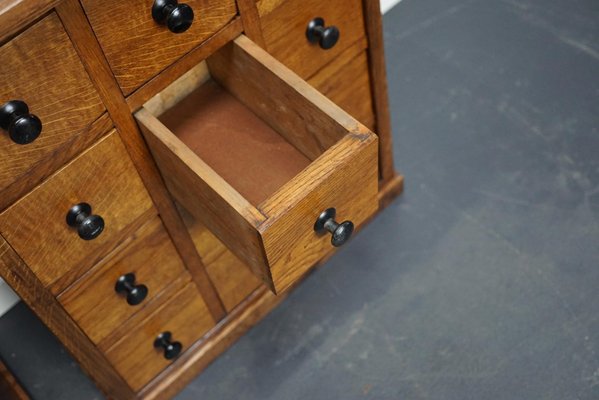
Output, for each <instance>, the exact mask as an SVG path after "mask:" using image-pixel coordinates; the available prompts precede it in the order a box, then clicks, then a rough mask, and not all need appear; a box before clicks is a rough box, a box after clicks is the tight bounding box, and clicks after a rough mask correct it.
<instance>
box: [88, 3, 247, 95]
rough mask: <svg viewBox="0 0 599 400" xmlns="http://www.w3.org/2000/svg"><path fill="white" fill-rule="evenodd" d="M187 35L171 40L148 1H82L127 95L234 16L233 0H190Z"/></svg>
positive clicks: (176, 36)
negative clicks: (191, 16) (153, 15)
mask: <svg viewBox="0 0 599 400" xmlns="http://www.w3.org/2000/svg"><path fill="white" fill-rule="evenodd" d="M185 3H186V4H188V5H189V6H190V7H191V8H192V9H193V10H194V15H195V18H194V21H193V24H192V25H191V27H190V28H189V30H187V31H186V32H184V33H180V34H175V33H172V32H170V31H169V30H168V29H167V27H166V26H164V25H159V24H157V23H156V22H155V21H154V20H153V19H152V2H151V1H147V0H131V1H120V0H105V1H96V0H83V1H82V4H83V7H84V9H85V12H86V14H87V17H88V19H89V21H90V23H91V25H92V28H93V29H94V32H95V34H96V36H97V37H98V40H99V42H100V44H101V46H102V49H103V50H104V54H106V58H107V59H108V62H109V63H110V66H111V67H112V70H113V71H114V75H115V76H116V79H117V81H118V82H119V85H120V86H121V89H122V90H123V93H124V94H125V95H128V94H130V93H131V92H132V91H133V90H135V89H136V88H137V87H139V86H140V85H141V84H142V83H144V82H146V81H148V80H149V79H150V78H152V77H153V76H154V75H156V74H158V73H159V72H160V71H162V70H163V69H164V68H166V67H167V66H168V65H170V64H171V63H173V62H174V61H175V60H177V59H179V58H180V57H181V56H183V55H184V54H186V53H187V52H189V51H190V50H191V49H193V48H194V47H195V46H197V45H199V44H200V43H202V42H203V41H204V40H206V39H207V38H208V37H210V36H211V35H213V34H214V33H215V32H216V31H218V30H219V29H220V28H222V27H223V26H225V25H226V24H227V22H229V21H231V20H232V19H233V18H234V17H235V15H236V14H237V7H236V5H235V1H234V0H188V1H186V2H185Z"/></svg>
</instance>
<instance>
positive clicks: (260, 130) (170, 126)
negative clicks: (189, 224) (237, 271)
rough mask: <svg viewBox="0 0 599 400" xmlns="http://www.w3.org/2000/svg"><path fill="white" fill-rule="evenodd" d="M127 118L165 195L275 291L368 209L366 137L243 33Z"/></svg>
mask: <svg viewBox="0 0 599 400" xmlns="http://www.w3.org/2000/svg"><path fill="white" fill-rule="evenodd" d="M135 117H136V118H137V120H138V122H139V124H140V127H141V129H142V132H143V134H144V136H145V138H146V141H147V143H148V145H149V147H150V149H151V151H152V153H153V155H154V158H155V160H156V162H157V164H158V167H159V168H160V170H161V172H162V175H163V178H164V180H165V182H166V185H167V187H168V189H169V190H170V192H171V193H172V195H173V197H174V198H175V199H176V200H177V201H178V202H179V203H180V204H181V205H182V206H183V207H185V208H186V209H187V210H188V211H189V212H190V213H191V214H192V215H194V217H196V218H197V219H198V220H199V221H201V222H202V223H203V224H204V225H206V227H208V229H210V230H211V231H212V232H213V233H214V234H215V235H216V236H217V237H218V238H219V239H220V240H221V241H222V242H223V243H224V244H225V245H226V246H227V247H229V248H230V250H231V251H232V252H233V253H235V254H236V255H237V256H238V257H239V258H241V259H242V260H244V261H245V262H246V264H247V265H248V266H250V268H251V269H252V271H253V272H254V273H255V274H256V275H258V276H259V277H260V278H261V279H262V280H263V281H264V282H265V283H266V284H267V285H268V286H269V287H270V288H271V289H272V290H273V291H274V292H275V293H277V292H281V291H283V290H284V289H286V288H288V287H289V286H290V285H292V284H293V283H294V282H295V281H296V280H297V279H298V278H299V277H301V276H302V275H303V274H304V273H305V272H306V271H307V270H308V269H309V268H310V267H311V266H313V265H314V264H315V263H316V262H317V261H318V260H320V259H321V258H322V257H323V256H324V255H326V254H327V253H329V252H330V251H331V249H332V247H333V245H337V246H338V245H341V244H343V243H344V242H345V241H346V239H348V238H349V236H350V235H351V231H352V224H353V226H355V227H358V226H360V225H361V224H362V223H364V222H365V221H366V220H367V219H368V218H369V217H370V216H371V215H372V214H374V213H375V212H376V210H377V208H378V202H377V190H378V181H377V177H378V170H377V165H378V141H377V137H376V135H374V134H373V133H372V132H370V131H369V130H368V129H367V128H366V127H364V126H363V125H361V124H360V123H359V122H358V121H356V120H355V119H354V118H352V117H351V116H350V115H349V114H347V113H346V112H344V111H343V110H341V109H340V108H339V107H337V106H336V105H335V104H334V103H332V102H331V101H330V100H328V99H327V98H325V97H324V96H323V95H321V94H320V93H319V92H318V91H316V90H315V89H314V88H312V87H311V86H310V85H309V84H307V83H306V82H305V81H303V80H302V79H301V78H299V77H298V76H297V75H296V74H294V73H293V72H291V71H290V70H289V69H287V68H286V67H285V66H283V65H282V64H281V63H279V62H278V61H276V60H275V59H274V58H272V57H271V56H270V55H269V54H268V53H266V52H265V51H264V50H262V49H261V48H259V47H258V46H257V45H255V44H254V43H253V42H252V41H251V40H249V39H248V38H247V37H245V36H243V35H242V36H239V37H238V38H237V39H236V40H235V41H233V42H230V43H229V44H227V45H226V46H224V47H223V48H221V49H220V50H218V51H217V52H216V53H215V54H213V55H212V56H210V58H209V59H208V60H206V62H204V63H202V64H200V65H198V66H197V67H195V68H193V69H192V70H191V71H189V72H188V73H187V74H186V75H184V76H183V77H181V78H180V79H179V80H178V81H177V82H175V83H173V84H172V85H171V86H170V87H169V88H167V89H165V90H164V91H163V92H161V93H160V94H158V95H157V96H156V97H154V98H153V99H151V100H150V101H149V102H148V103H146V104H145V105H144V107H143V108H142V109H140V110H139V111H138V112H137V113H136V114H135ZM332 208H334V209H335V211H336V216H334V215H333V214H334V213H331V212H330V210H329V209H332ZM327 210H329V213H328V214H327V213H326V212H325V211H327ZM344 220H347V221H345V223H344V222H342V221H344ZM348 221H351V223H350V222H348Z"/></svg>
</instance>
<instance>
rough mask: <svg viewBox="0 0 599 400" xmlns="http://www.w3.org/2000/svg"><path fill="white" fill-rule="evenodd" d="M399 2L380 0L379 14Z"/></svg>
mask: <svg viewBox="0 0 599 400" xmlns="http://www.w3.org/2000/svg"><path fill="white" fill-rule="evenodd" d="M400 1H401V0H381V14H384V13H386V12H387V11H389V10H390V9H392V8H393V6H395V5H396V4H397V3H399V2H400Z"/></svg>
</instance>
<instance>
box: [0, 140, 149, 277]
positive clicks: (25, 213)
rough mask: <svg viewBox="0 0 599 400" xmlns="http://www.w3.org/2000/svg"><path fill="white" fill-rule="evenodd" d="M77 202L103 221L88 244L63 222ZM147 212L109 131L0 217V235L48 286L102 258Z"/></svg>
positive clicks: (144, 197)
mask: <svg viewBox="0 0 599 400" xmlns="http://www.w3.org/2000/svg"><path fill="white" fill-rule="evenodd" d="M80 202H87V203H89V204H90V205H91V206H92V213H96V214H98V215H100V216H102V218H103V219H104V221H105V224H106V226H105V228H104V231H103V232H102V233H101V234H100V236H98V237H97V238H96V239H94V240H90V241H86V240H83V239H81V238H79V236H78V234H77V231H76V229H74V228H71V227H70V226H68V225H67V223H66V214H67V212H68V211H69V209H70V208H71V207H72V206H73V205H75V204H78V203H80ZM150 209H153V205H152V201H151V200H150V198H149V196H148V193H147V192H146V190H145V188H144V186H143V183H142V182H141V180H140V179H139V175H138V174H137V171H135V168H134V167H133V165H132V163H131V160H130V159H129V157H128V156H127V152H126V150H125V148H124V146H123V144H122V143H121V140H120V139H119V136H118V134H117V133H116V132H114V131H113V132H112V133H111V134H109V135H108V136H107V137H105V138H104V139H102V140H101V141H100V142H99V143H98V144H97V145H95V146H94V147H92V148H91V149H89V150H88V151H86V152H85V153H83V154H82V155H81V156H80V157H78V158H77V159H75V160H74V161H73V162H71V163H70V164H68V165H67V166H66V167H64V168H63V169H62V170H60V171H58V172H57V173H56V174H55V175H53V176H52V177H51V178H49V179H48V180H47V181H46V182H44V183H43V184H42V185H40V186H39V187H38V188H36V189H35V190H34V191H33V192H31V193H29V194H28V195H27V196H25V197H24V198H22V199H21V200H19V201H18V202H17V203H15V204H14V205H13V206H11V207H10V208H9V209H7V210H6V211H5V212H3V213H2V214H0V231H1V232H2V235H4V237H5V238H6V240H8V241H9V242H10V243H11V245H12V246H13V247H14V248H15V250H17V252H18V253H19V255H20V256H21V257H22V258H23V260H25V262H26V263H27V265H29V267H30V268H31V270H32V271H33V272H34V273H35V274H36V275H37V276H38V278H39V280H40V281H41V282H42V284H44V286H48V285H50V284H52V283H53V282H54V281H55V280H57V279H58V278H60V277H61V276H62V275H64V274H66V273H67V272H69V271H71V270H72V269H74V268H77V270H81V269H83V268H85V269H87V268H90V267H91V266H92V265H94V264H95V263H96V262H97V261H99V260H100V259H102V258H103V257H104V256H105V253H106V252H107V251H108V250H109V249H110V248H112V247H114V246H115V245H116V243H115V240H116V239H118V238H119V232H120V231H122V230H124V229H125V228H126V227H127V226H128V225H129V224H131V223H132V222H133V221H135V220H136V218H138V217H140V216H141V215H143V214H144V212H146V211H147V210H150Z"/></svg>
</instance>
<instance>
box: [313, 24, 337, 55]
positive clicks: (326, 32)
mask: <svg viewBox="0 0 599 400" xmlns="http://www.w3.org/2000/svg"><path fill="white" fill-rule="evenodd" d="M306 37H307V38H308V41H309V42H310V43H318V44H319V45H320V47H321V48H322V49H325V50H328V49H330V48H331V47H333V46H335V45H336V44H337V42H338V41H339V29H338V28H337V27H336V26H328V27H325V26H324V19H322V18H320V17H317V18H314V19H313V20H312V21H310V22H309V23H308V28H307V29H306Z"/></svg>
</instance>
